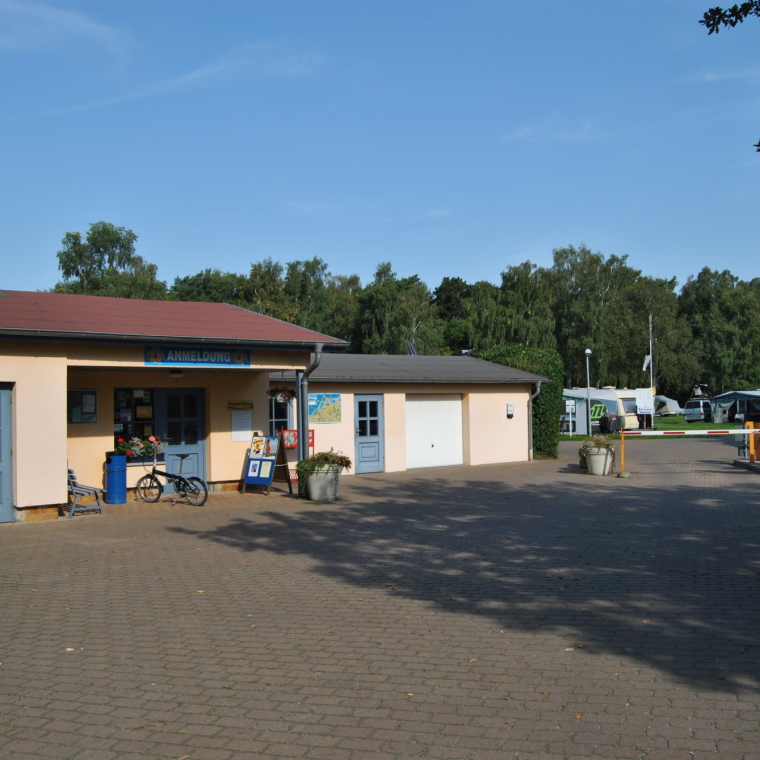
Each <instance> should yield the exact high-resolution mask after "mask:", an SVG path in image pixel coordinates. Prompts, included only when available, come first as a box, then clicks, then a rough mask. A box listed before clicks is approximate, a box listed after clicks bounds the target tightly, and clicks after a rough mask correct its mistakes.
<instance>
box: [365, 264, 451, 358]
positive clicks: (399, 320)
mask: <svg viewBox="0 0 760 760" xmlns="http://www.w3.org/2000/svg"><path fill="white" fill-rule="evenodd" d="M406 340H409V341H411V342H412V343H414V345H415V346H416V348H417V350H418V351H419V352H420V353H421V354H437V353H439V350H440V345H441V325H440V322H439V320H438V317H437V314H436V310H435V306H434V305H433V300H432V295H431V293H430V290H428V287H427V285H425V283H424V282H422V281H421V280H420V279H419V277H417V275H413V276H412V277H406V278H403V279H398V277H397V276H396V273H395V272H394V271H393V270H392V268H391V265H390V263H388V262H384V263H381V264H379V265H378V267H377V270H376V271H375V278H374V280H373V281H372V282H371V283H370V284H369V285H367V287H366V288H364V291H363V292H362V294H361V295H360V296H359V316H358V319H357V323H356V328H355V330H354V338H353V350H355V351H357V352H359V353H363V354H405V353H407V346H406V343H405V341H406Z"/></svg>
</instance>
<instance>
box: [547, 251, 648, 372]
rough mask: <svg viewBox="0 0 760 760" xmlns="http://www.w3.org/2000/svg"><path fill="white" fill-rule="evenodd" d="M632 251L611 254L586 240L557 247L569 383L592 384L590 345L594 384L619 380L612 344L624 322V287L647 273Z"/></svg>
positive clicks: (558, 303)
mask: <svg viewBox="0 0 760 760" xmlns="http://www.w3.org/2000/svg"><path fill="white" fill-rule="evenodd" d="M627 260H628V257H627V256H615V255H612V256H609V257H607V258H605V256H604V255H603V254H601V253H599V252H596V253H594V252H592V251H591V250H590V249H589V248H588V247H586V246H585V245H581V246H580V247H579V248H574V247H573V246H568V247H567V248H557V249H555V250H554V264H553V266H552V267H551V269H550V270H549V272H550V278H551V279H550V283H551V286H552V289H553V293H554V299H555V300H554V303H555V307H554V316H555V319H556V322H557V326H556V336H557V348H558V350H559V353H560V355H561V356H562V357H563V358H564V360H565V369H566V371H567V372H568V378H567V381H568V384H569V385H573V384H576V385H583V386H584V387H585V385H586V364H585V357H584V351H585V350H586V349H587V348H590V349H591V350H592V351H593V354H592V357H591V366H592V378H591V382H592V384H597V385H600V386H601V385H611V384H613V383H614V375H615V374H616V367H615V364H614V361H613V353H614V351H613V350H612V349H613V348H614V342H615V340H617V339H618V338H617V337H616V336H618V335H619V333H620V330H619V329H614V326H615V324H616V323H618V324H621V323H622V324H623V326H624V317H623V315H622V313H621V312H620V310H619V306H620V300H619V299H620V295H621V293H622V291H623V290H624V289H625V288H626V287H628V286H629V285H632V284H633V283H635V282H636V281H637V280H638V278H639V277H640V276H641V272H640V270H638V269H633V268H631V267H629V266H628V263H627Z"/></svg>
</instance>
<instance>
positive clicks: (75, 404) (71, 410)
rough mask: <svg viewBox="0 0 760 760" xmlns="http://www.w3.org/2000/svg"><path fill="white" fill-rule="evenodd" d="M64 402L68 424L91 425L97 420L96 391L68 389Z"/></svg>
mask: <svg viewBox="0 0 760 760" xmlns="http://www.w3.org/2000/svg"><path fill="white" fill-rule="evenodd" d="M66 402H67V403H66V416H67V421H68V423H69V425H92V424H94V423H96V422H97V421H98V392H97V391H68V393H67V394H66Z"/></svg>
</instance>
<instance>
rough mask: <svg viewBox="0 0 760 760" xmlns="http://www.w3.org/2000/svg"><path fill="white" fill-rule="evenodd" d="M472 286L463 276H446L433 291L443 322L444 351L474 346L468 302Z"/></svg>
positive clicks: (439, 316)
mask: <svg viewBox="0 0 760 760" xmlns="http://www.w3.org/2000/svg"><path fill="white" fill-rule="evenodd" d="M471 295H472V286H471V285H468V284H467V283H466V282H465V281H464V280H463V279H462V278H461V277H444V278H443V280H441V284H440V285H439V286H438V287H437V288H436V289H435V290H434V291H433V304H434V305H435V307H436V310H437V312H438V318H439V319H440V320H441V322H442V325H441V326H442V329H443V344H444V346H445V349H444V351H445V352H446V353H448V354H451V353H454V352H455V351H456V352H459V351H464V350H466V349H469V348H472V345H471V344H470V338H469V323H468V321H467V317H468V314H467V302H468V299H469V298H470V296H471Z"/></svg>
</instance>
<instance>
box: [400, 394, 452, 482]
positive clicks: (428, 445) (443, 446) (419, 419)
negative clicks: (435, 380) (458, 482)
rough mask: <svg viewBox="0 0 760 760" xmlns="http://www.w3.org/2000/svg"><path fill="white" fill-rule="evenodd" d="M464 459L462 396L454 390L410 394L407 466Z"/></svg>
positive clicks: (441, 463)
mask: <svg viewBox="0 0 760 760" xmlns="http://www.w3.org/2000/svg"><path fill="white" fill-rule="evenodd" d="M462 462H463V453H462V397H461V396H460V395H459V394H453V393H440V394H429V395H424V396H423V395H419V396H412V395H409V396H407V397H406V466H407V469H410V470H411V469H414V468H415V467H445V466H446V465H452V464H462Z"/></svg>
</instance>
